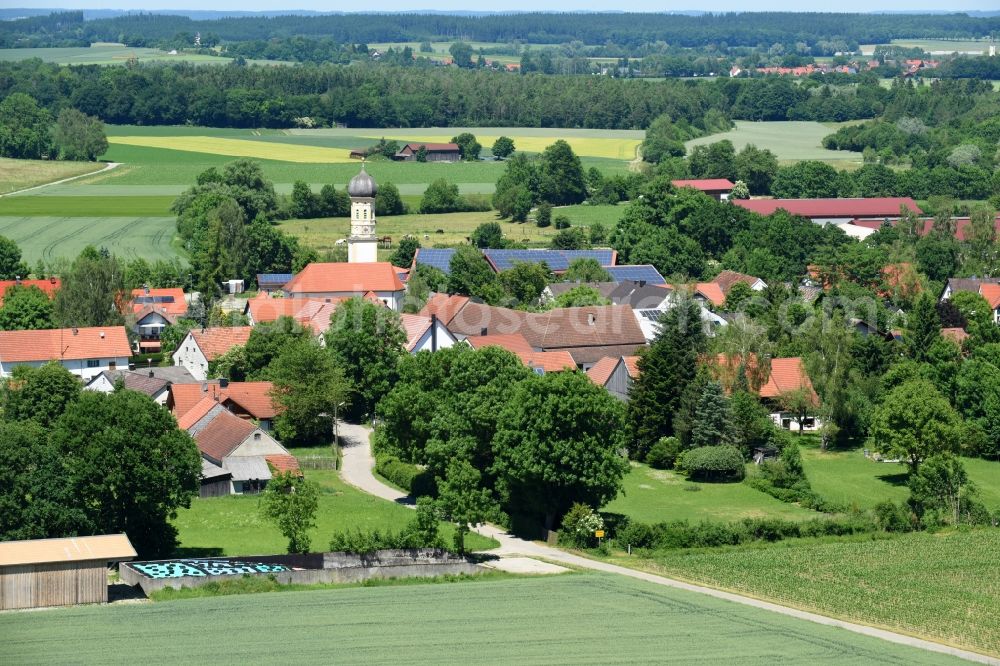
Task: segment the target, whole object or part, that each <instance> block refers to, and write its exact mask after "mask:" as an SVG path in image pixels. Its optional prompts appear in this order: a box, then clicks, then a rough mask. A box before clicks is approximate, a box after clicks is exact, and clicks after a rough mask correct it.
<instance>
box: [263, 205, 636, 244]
mask: <svg viewBox="0 0 1000 666" xmlns="http://www.w3.org/2000/svg"><path fill="white" fill-rule="evenodd" d="M402 189H403V188H402V187H400V190H402ZM460 189H461V187H460ZM410 203H411V205H413V206H416V205H417V202H416V201H414V202H410ZM623 210H624V207H621V206H564V207H560V208H555V209H553V216H556V215H565V216H566V217H568V218H569V219H570V222H571V223H572V224H573V226H583V227H589V226H590V225H591V224H594V223H596V222H600V223H601V224H602V225H604V227H605V229H606V230H607V231H608V232H609V233H610V232H611V229H612V228H613V227H614V225H615V224H616V223H617V222H618V219H619V218H620V217H621V214H622V211H623ZM497 221H498V220H497V214H496V212H495V211H486V212H473V213H446V214H428V215H421V214H410V215H396V216H392V217H380V218H379V220H378V232H379V235H385V236H390V237H392V239H393V240H395V241H396V242H398V241H399V239H400V238H402V237H403V236H406V235H412V236H416V237H417V239H418V240H419V241H420V243H421V245H422V246H424V247H433V246H434V245H449V246H450V245H457V244H460V243H466V242H468V241H467V240H466V239H467V238H469V237H470V236H471V235H472V232H473V231H474V230H475V228H476V227H478V226H479V225H480V224H484V223H486V222H497ZM500 225H501V227H502V228H503V233H504V236H505V237H506V238H508V239H510V240H513V241H518V242H523V243H526V244H528V246H529V247H547V246H548V245H549V243H550V242H551V241H552V238H553V237H554V236H555V235H556V234H557V233H559V232H558V231H557V230H556V228H555V227H552V226H550V227H546V228H539V227H537V226H536V225H535V224H534V222H530V221H529V222H526V223H523V224H521V223H515V222H511V221H509V220H506V221H503V220H500ZM348 226H349V225H348V222H347V219H346V218H342V217H331V218H318V219H313V220H289V221H287V222H282V223H281V229H282V230H283V231H284V232H285V233H288V234H291V235H292V236H296V237H297V238H298V239H299V240H300V241H302V242H303V243H305V244H306V245H308V246H309V247H312V248H315V249H316V250H318V251H320V252H322V251H324V250H329V249H332V248H333V247H335V245H336V242H337V241H338V240H339V239H342V238H346V237H347V232H348ZM380 254H381V255H384V256H380V259H385V260H388V256H389V254H391V251H388V250H386V251H380Z"/></svg>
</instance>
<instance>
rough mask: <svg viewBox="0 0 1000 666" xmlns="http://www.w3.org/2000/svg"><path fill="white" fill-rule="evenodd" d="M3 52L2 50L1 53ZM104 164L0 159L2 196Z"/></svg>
mask: <svg viewBox="0 0 1000 666" xmlns="http://www.w3.org/2000/svg"><path fill="white" fill-rule="evenodd" d="M2 51H3V50H2V49H0V52H2ZM103 168H104V165H103V164H93V163H91V162H56V161H53V160H13V159H10V158H7V157H0V194H7V193H8V192H13V191H15V190H23V189H25V188H28V187H34V186H36V185H43V184H45V183H51V182H53V181H56V180H62V179H63V178H72V177H73V176H79V175H82V174H85V173H90V172H92V171H100V170H101V169H103Z"/></svg>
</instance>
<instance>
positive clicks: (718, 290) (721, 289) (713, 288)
mask: <svg viewBox="0 0 1000 666" xmlns="http://www.w3.org/2000/svg"><path fill="white" fill-rule="evenodd" d="M739 283H743V284H745V285H747V286H748V287H750V289H751V290H752V291H763V290H764V289H767V283H766V282H764V281H763V280H761V279H760V278H758V277H754V276H753V275H746V274H745V273H737V272H736V271H730V270H724V271H722V272H721V273H719V274H718V275H717V276H715V278H714V279H713V280H712V281H711V282H699V283H697V284H695V286H694V294H693V296H694V299H695V300H696V301H698V302H700V303H701V304H703V305H704V304H706V303H710V304H711V305H713V306H714V307H717V308H721V307H722V306H724V305H725V304H726V298H727V297H728V296H729V292H730V291H731V290H732V288H733V286H735V285H736V284H739Z"/></svg>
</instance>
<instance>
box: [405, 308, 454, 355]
mask: <svg viewBox="0 0 1000 666" xmlns="http://www.w3.org/2000/svg"><path fill="white" fill-rule="evenodd" d="M399 320H400V324H402V326H403V330H404V331H406V351H408V352H410V353H411V354H416V353H417V352H420V351H437V350H438V349H446V348H448V347H453V346H455V344H456V343H457V342H458V339H457V338H456V337H455V336H454V335H452V332H451V331H449V330H448V327H447V326H445V325H444V324H442V323H441V321H440V320H439V319H438V318H437V317H435V316H433V315H431V316H430V317H425V316H423V315H418V314H405V313H404V314H401V315H399Z"/></svg>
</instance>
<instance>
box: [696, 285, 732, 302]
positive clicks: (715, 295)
mask: <svg viewBox="0 0 1000 666" xmlns="http://www.w3.org/2000/svg"><path fill="white" fill-rule="evenodd" d="M694 290H695V293H696V294H701V295H702V296H704V297H705V298H707V299H708V300H709V301H711V303H712V304H713V305H720V306H721V305H723V304H724V303H725V302H726V295H725V294H724V293H722V287H720V286H719V285H718V284H716V283H715V282H699V283H698V284H696V285H695V286H694Z"/></svg>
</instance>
